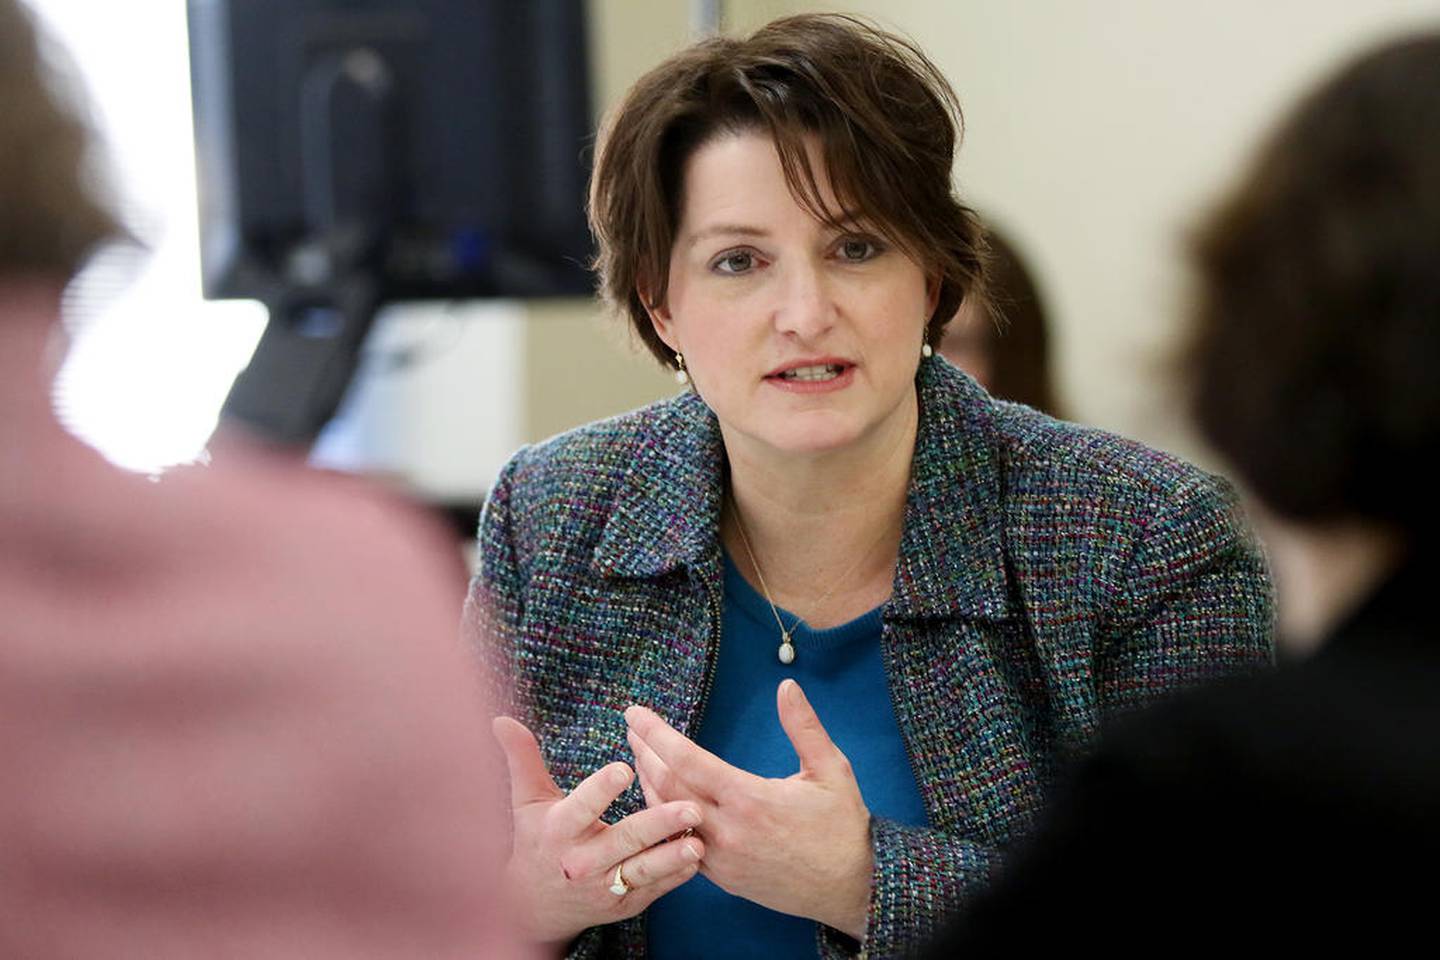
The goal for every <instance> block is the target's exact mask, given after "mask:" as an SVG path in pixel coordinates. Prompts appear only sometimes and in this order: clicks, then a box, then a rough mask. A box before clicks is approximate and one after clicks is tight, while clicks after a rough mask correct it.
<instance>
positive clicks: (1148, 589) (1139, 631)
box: [1095, 475, 1274, 723]
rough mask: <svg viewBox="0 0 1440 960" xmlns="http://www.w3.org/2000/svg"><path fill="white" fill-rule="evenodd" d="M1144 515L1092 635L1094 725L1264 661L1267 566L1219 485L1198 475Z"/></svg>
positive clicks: (1270, 648) (1269, 614) (1270, 613)
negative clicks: (1108, 608)
mask: <svg viewBox="0 0 1440 960" xmlns="http://www.w3.org/2000/svg"><path fill="white" fill-rule="evenodd" d="M1149 517H1150V519H1149V520H1148V522H1147V523H1146V524H1145V528H1144V531H1143V533H1142V534H1141V536H1140V537H1139V539H1138V541H1137V543H1136V546H1135V549H1134V552H1133V554H1132V555H1131V558H1130V562H1129V564H1128V565H1127V567H1126V569H1125V571H1124V575H1123V578H1122V580H1121V582H1120V589H1119V594H1118V599H1117V603H1116V604H1115V606H1114V608H1113V612H1112V615H1111V616H1110V617H1109V618H1108V622H1107V623H1106V624H1105V625H1104V626H1103V627H1102V629H1101V631H1100V636H1099V637H1098V638H1097V642H1096V650H1095V657H1096V661H1097V662H1096V666H1095V669H1096V688H1097V689H1096V695H1097V698H1098V701H1099V707H1100V712H1101V716H1100V720H1101V722H1102V723H1108V722H1109V721H1111V720H1113V719H1115V718H1116V717H1117V716H1119V715H1123V714H1126V713H1129V712H1131V711H1133V710H1135V709H1136V708H1139V707H1143V706H1145V705H1147V704H1149V703H1153V702H1155V701H1157V700H1160V699H1162V698H1164V697H1168V696H1170V695H1172V694H1174V693H1176V692H1179V691H1181V690H1184V689H1187V688H1190V687H1194V686H1198V685H1200V684H1202V683H1206V682H1208V681H1211V680H1214V679H1217V678H1219V677H1222V676H1227V675H1234V674H1243V673H1251V672H1255V671H1258V670H1261V669H1264V668H1266V667H1268V666H1269V665H1271V664H1272V663H1273V660H1274V644H1273V637H1272V634H1273V625H1274V624H1273V618H1274V603H1273V599H1274V598H1273V595H1272V590H1271V587H1270V578H1269V573H1268V571H1267V569H1266V564H1265V559H1264V556H1263V554H1262V553H1261V550H1260V548H1259V545H1258V543H1257V542H1256V540H1255V538H1254V537H1253V535H1252V534H1251V533H1250V531H1249V529H1248V527H1247V525H1246V523H1245V521H1244V519H1243V518H1242V517H1241V515H1240V512H1239V509H1238V507H1237V506H1236V504H1235V498H1234V494H1233V493H1232V491H1231V489H1230V487H1229V485H1228V484H1226V483H1225V482H1224V481H1222V480H1219V479H1217V478H1213V477H1209V476H1205V475H1198V476H1197V477H1195V479H1193V480H1191V481H1189V482H1188V483H1187V484H1185V485H1184V486H1183V487H1182V488H1181V489H1180V490H1178V491H1177V492H1176V494H1175V495H1173V496H1171V497H1168V498H1167V499H1166V500H1165V502H1163V503H1162V504H1160V505H1159V506H1158V508H1157V509H1156V510H1155V511H1154V512H1153V513H1151V514H1150V515H1149Z"/></svg>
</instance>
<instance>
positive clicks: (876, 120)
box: [590, 14, 984, 365]
mask: <svg viewBox="0 0 1440 960" xmlns="http://www.w3.org/2000/svg"><path fill="white" fill-rule="evenodd" d="M749 130H761V131H764V132H766V133H768V134H769V135H770V136H771V137H772V138H773V139H774V141H775V146H776V150H777V151H778V153H779V155H780V162H781V166H782V167H783V169H784V172H785V179H786V182H787V183H788V184H789V186H790V190H791V192H792V193H793V194H794V196H795V198H796V200H797V202H799V203H800V204H801V205H802V206H804V207H805V209H807V210H808V211H809V212H810V213H812V214H813V215H814V216H816V217H817V218H818V219H820V220H821V221H823V222H825V223H826V224H828V225H831V226H837V227H839V226H843V225H842V224H840V223H839V222H837V217H838V216H839V214H838V213H837V212H835V211H830V210H827V209H825V204H824V202H823V200H822V197H821V195H820V191H819V188H818V186H817V179H816V173H815V171H814V170H813V169H811V165H810V161H809V157H808V153H807V151H806V146H805V137H806V136H807V135H810V136H814V137H816V138H817V139H818V140H819V142H820V151H821V156H822V157H823V162H824V164H825V172H826V173H827V174H828V175H829V177H830V181H831V184H832V186H833V189H834V191H835V195H836V197H837V198H838V199H839V200H840V201H841V203H842V205H844V206H845V207H846V208H847V210H848V211H849V212H851V213H852V214H853V215H854V216H855V217H856V218H863V219H865V220H868V221H870V222H871V223H874V224H875V225H876V227H878V228H879V229H880V230H882V231H883V232H885V233H886V234H887V235H888V236H889V237H890V238H891V239H892V240H893V241H894V242H896V243H897V244H899V245H900V246H901V248H902V249H904V250H905V251H906V253H907V254H909V255H910V256H911V257H912V258H913V259H915V260H916V261H917V262H918V263H920V264H921V265H922V266H923V267H924V268H925V269H926V270H927V272H931V273H932V274H935V275H938V276H939V279H940V292H939V302H938V303H937V304H936V307H935V312H934V313H933V314H932V315H931V317H930V320H929V325H928V327H927V330H926V338H927V340H929V341H930V342H932V343H936V342H938V341H939V338H940V334H941V333H942V331H943V329H944V327H945V324H947V323H948V322H949V321H950V318H951V317H952V316H953V315H954V313H955V310H956V308H957V307H959V305H960V303H961V301H962V300H964V299H965V298H966V297H968V296H970V295H972V294H975V293H978V291H979V288H980V286H981V283H982V281H983V276H984V267H983V263H984V232H983V230H982V229H981V227H980V223H979V220H978V219H977V218H976V216H975V214H974V212H973V211H971V210H970V209H969V208H968V207H966V206H965V205H964V204H962V203H961V202H960V201H959V199H958V198H957V197H956V196H955V192H954V190H953V189H952V187H951V169H952V167H953V165H954V158H955V148H956V145H957V143H958V141H959V138H960V134H961V131H962V130H963V120H962V118H961V114H960V106H959V103H958V101H957V100H956V97H955V92H954V91H953V90H952V89H951V88H950V84H949V83H948V82H946V80H945V78H944V76H942V75H941V73H940V71H939V69H937V68H936V66H935V65H934V64H933V63H931V62H930V60H929V58H927V57H926V56H925V54H924V53H922V52H921V51H920V49H919V48H918V47H916V46H915V44H913V43H911V42H910V41H908V40H905V39H903V38H901V37H897V36H894V35H893V34H889V33H886V32H885V31H883V30H880V29H879V28H877V27H874V26H872V25H870V24H868V23H866V22H865V21H863V20H860V19H857V18H854V17H849V16H843V15H838V14H810V15H802V16H795V17H786V18H784V19H780V20H776V21H774V22H772V23H770V24H768V25H767V26H765V27H762V28H761V29H760V30H758V31H756V32H755V33H754V34H752V35H750V36H749V37H745V38H733V37H715V38H711V39H708V40H704V41H701V42H700V43H697V44H695V45H694V46H691V47H689V48H687V49H685V50H683V51H681V52H680V53H678V54H676V55H675V56H673V57H671V58H670V59H669V60H666V61H665V62H664V63H662V64H660V65H659V66H658V67H656V68H655V69H653V70H651V71H650V72H649V73H647V74H646V75H645V76H643V77H641V78H640V80H639V81H638V82H637V83H636V84H635V86H634V87H632V88H631V89H630V92H629V93H628V94H627V95H626V97H625V99H624V101H623V102H622V103H621V104H620V106H619V108H618V109H617V110H616V111H615V113H614V114H613V115H612V116H611V117H610V119H609V120H608V122H607V123H606V124H605V126H604V128H603V129H602V130H601V134H600V143H599V150H598V155H597V158H596V163H595V172H594V176H593V177H592V180H591V188H590V225H591V229H592V230H593V231H594V233H595V238H596V242H597V246H598V250H599V252H598V255H597V257H596V263H595V267H596V270H597V272H598V273H599V277H600V289H601V293H602V295H603V296H604V297H605V299H606V300H607V301H609V302H610V303H611V304H612V305H614V306H615V307H616V308H618V309H621V310H623V311H625V312H626V313H628V315H629V320H630V323H631V325H632V327H633V328H634V330H635V332H636V333H637V334H638V335H639V336H640V338H641V340H643V341H644V343H645V345H646V346H647V347H649V349H650V352H651V353H653V354H655V356H656V358H657V359H659V360H660V361H661V363H665V364H667V365H668V364H670V363H672V362H673V358H672V357H671V354H670V351H669V349H668V348H667V347H666V346H665V344H664V342H663V341H661V340H660V337H659V336H658V335H657V334H656V333H655V330H654V329H653V327H652V326H651V324H650V320H649V315H648V312H647V310H646V304H645V303H644V302H643V301H642V300H641V297H640V293H639V290H640V288H641V287H642V286H644V287H645V288H646V293H647V295H648V296H649V297H650V299H651V300H652V304H651V305H652V306H653V305H655V304H659V303H663V302H664V300H665V294H666V290H665V286H666V279H667V276H668V273H669V268H670V249H671V246H672V244H673V242H674V234H675V229H676V227H677V224H678V220H679V214H680V197H681V191H682V189H683V184H682V183H681V180H682V172H683V169H684V164H685V161H686V160H687V159H688V158H689V156H690V155H691V154H692V153H693V152H694V151H695V150H696V148H698V147H700V146H701V145H702V144H704V143H706V142H708V141H710V140H713V139H714V138H716V137H718V136H721V135H725V134H731V133H738V132H742V131H749Z"/></svg>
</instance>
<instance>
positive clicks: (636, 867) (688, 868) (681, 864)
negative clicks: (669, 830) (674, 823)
mask: <svg viewBox="0 0 1440 960" xmlns="http://www.w3.org/2000/svg"><path fill="white" fill-rule="evenodd" d="M704 856H705V842H704V841H703V840H701V839H700V838H699V837H686V838H685V839H684V840H677V841H675V842H674V843H662V844H660V845H659V846H658V847H651V848H650V849H648V850H645V851H643V852H641V853H637V854H635V855H634V856H633V857H628V858H626V860H625V861H624V866H623V869H624V871H625V882H626V883H628V884H630V889H631V892H632V893H634V892H637V891H640V890H643V889H645V888H647V887H651V886H653V885H655V884H657V883H663V882H664V881H666V880H668V879H670V878H672V877H675V876H676V875H683V874H685V873H689V872H692V871H693V870H694V868H695V867H697V866H698V865H699V863H700V860H701V858H702V857H704ZM614 872H615V868H614V867H613V866H612V867H611V868H610V873H611V874H612V875H613V874H614Z"/></svg>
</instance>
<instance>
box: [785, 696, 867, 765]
mask: <svg viewBox="0 0 1440 960" xmlns="http://www.w3.org/2000/svg"><path fill="white" fill-rule="evenodd" d="M775 707H776V710H777V712H778V713H779V714H780V726H781V727H783V728H784V729H785V736H787V737H789V738H790V745H791V746H792V747H794V748H795V756H797V757H799V758H800V772H801V773H812V774H818V775H820V776H829V775H832V774H834V773H836V772H837V771H838V770H839V769H841V768H842V767H845V768H848V767H849V764H850V761H849V760H847V759H846V758H845V754H843V753H841V752H840V748H839V747H837V746H835V741H833V740H831V739H830V734H828V733H826V732H825V726H824V724H822V723H821V722H820V718H819V717H818V716H817V715H816V714H815V709H814V708H813V707H811V706H810V701H809V700H808V699H806V697H805V692H804V691H803V690H801V689H800V684H798V683H796V682H795V681H794V680H789V679H786V680H782V681H781V682H780V688H779V689H778V690H776V691H775Z"/></svg>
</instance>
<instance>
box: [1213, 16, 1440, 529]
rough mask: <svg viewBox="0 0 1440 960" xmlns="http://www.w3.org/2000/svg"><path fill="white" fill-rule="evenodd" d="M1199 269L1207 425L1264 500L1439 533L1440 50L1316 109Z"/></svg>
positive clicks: (1424, 48)
mask: <svg viewBox="0 0 1440 960" xmlns="http://www.w3.org/2000/svg"><path fill="white" fill-rule="evenodd" d="M1194 256H1195V263H1196V266H1197V268H1198V272H1199V280H1200V290H1199V297H1198V300H1197V304H1196V309H1195V317H1194V320H1195V325H1194V329H1193V332H1192V338H1191V343H1190V348H1189V360H1190V363H1191V369H1192V371H1193V378H1194V379H1193V396H1192V403H1193V407H1194V412H1195V416H1196V419H1197V421H1198V423H1199V426H1200V427H1201V429H1202V431H1203V432H1204V433H1205V435H1206V436H1207V438H1208V439H1209V440H1210V442H1211V443H1213V444H1214V445H1215V446H1216V447H1217V448H1218V449H1219V450H1220V451H1221V452H1222V453H1224V454H1225V455H1226V457H1227V458H1228V459H1229V460H1230V462H1231V463H1232V464H1234V466H1235V468H1236V470H1237V471H1238V472H1239V473H1240V474H1241V475H1242V476H1243V477H1244V478H1245V480H1246V482H1247V483H1248V484H1249V485H1250V486H1251V488H1252V489H1254V490H1255V492H1256V493H1257V494H1258V495H1259V496H1260V498H1261V499H1262V500H1264V501H1265V502H1266V503H1267V504H1268V505H1269V506H1270V507H1271V508H1272V509H1273V510H1275V511H1277V512H1279V513H1281V514H1283V515H1285V516H1287V517H1289V518H1291V519H1292V520H1299V521H1302V522H1309V523H1318V522H1329V521H1354V520H1362V521H1371V522H1378V523H1381V524H1383V525H1386V526H1391V527H1395V528H1399V529H1403V530H1407V531H1409V532H1410V533H1411V534H1414V535H1418V534H1421V533H1422V532H1429V531H1431V530H1433V529H1434V528H1435V527H1437V526H1440V497H1437V496H1436V494H1435V489H1434V488H1435V480H1434V458H1435V455H1436V454H1437V453H1440V376H1437V375H1436V370H1437V368H1440V34H1430V35H1426V36H1418V37H1413V38H1410V39H1406V40H1401V41H1397V42H1393V43H1391V44H1388V45H1386V46H1384V47H1381V48H1380V49H1378V50H1375V51H1373V52H1371V53H1370V54H1368V55H1366V56H1364V57H1361V58H1360V59H1359V60H1357V61H1356V62H1354V63H1353V64H1351V65H1350V66H1349V67H1348V68H1347V69H1345V70H1343V71H1342V72H1340V73H1339V74H1338V75H1337V76H1335V77H1334V78H1333V79H1331V80H1330V81H1329V82H1327V83H1325V84H1324V85H1323V86H1321V87H1320V88H1319V89H1318V90H1316V91H1315V92H1314V93H1312V94H1311V95H1310V96H1309V97H1307V98H1306V99H1305V100H1303V101H1302V102H1301V103H1300V104H1299V105H1298V107H1297V108H1296V109H1295V110H1294V112H1293V113H1292V114H1291V115H1290V116H1289V117H1288V118H1287V119H1286V120H1285V122H1284V123H1283V124H1282V125H1281V126H1280V127H1279V128H1278V129H1277V130H1276V131H1275V132H1274V134H1273V135H1272V137H1271V138H1270V140H1269V142H1268V143H1267V144H1266V146H1265V148H1264V149H1263V150H1262V152H1261V153H1260V154H1259V156H1258V158H1257V160H1256V162H1255V164H1254V166H1253V167H1252V169H1251V170H1250V171H1249V172H1248V174H1247V175H1246V177H1245V178H1244V181H1243V182H1242V183H1241V184H1240V185H1239V186H1238V187H1237V188H1236V189H1235V190H1234V191H1233V193H1232V194H1231V195H1230V196H1229V197H1228V198H1227V199H1226V200H1225V202H1224V203H1223V204H1221V205H1220V206H1219V207H1218V208H1217V209H1216V210H1215V211H1214V212H1213V213H1212V214H1211V215H1210V217H1209V219H1208V220H1207V221H1206V222H1205V224H1204V226H1203V229H1202V230H1201V231H1200V232H1199V234H1198V236H1197V237H1196V239H1195V244H1194Z"/></svg>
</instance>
